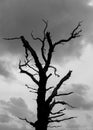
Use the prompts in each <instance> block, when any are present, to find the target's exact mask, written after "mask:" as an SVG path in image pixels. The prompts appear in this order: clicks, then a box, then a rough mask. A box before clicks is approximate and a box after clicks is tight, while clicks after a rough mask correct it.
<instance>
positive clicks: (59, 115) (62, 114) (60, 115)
mask: <svg viewBox="0 0 93 130" xmlns="http://www.w3.org/2000/svg"><path fill="white" fill-rule="evenodd" d="M64 115H65V114H64V113H61V114H58V115H55V116H50V117H49V119H53V118H58V117H62V116H64Z"/></svg>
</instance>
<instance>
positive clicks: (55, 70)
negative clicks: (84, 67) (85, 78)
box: [49, 65, 60, 77]
mask: <svg viewBox="0 0 93 130" xmlns="http://www.w3.org/2000/svg"><path fill="white" fill-rule="evenodd" d="M49 67H50V68H52V69H54V74H55V76H57V77H60V75H59V74H57V73H56V72H57V68H56V67H54V66H52V65H50V66H49Z"/></svg>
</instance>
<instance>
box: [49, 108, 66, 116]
mask: <svg viewBox="0 0 93 130" xmlns="http://www.w3.org/2000/svg"><path fill="white" fill-rule="evenodd" d="M65 110H66V108H64V109H61V110H59V111H57V112H50V114H52V115H56V114H60V113H62V112H63V111H65Z"/></svg>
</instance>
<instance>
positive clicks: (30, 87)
mask: <svg viewBox="0 0 93 130" xmlns="http://www.w3.org/2000/svg"><path fill="white" fill-rule="evenodd" d="M25 86H26V87H27V88H28V89H32V90H34V91H37V89H35V88H32V87H29V86H28V85H27V84H25Z"/></svg>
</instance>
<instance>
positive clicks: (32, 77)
mask: <svg viewBox="0 0 93 130" xmlns="http://www.w3.org/2000/svg"><path fill="white" fill-rule="evenodd" d="M19 69H20V73H24V74H26V75H28V76H29V77H30V78H31V79H32V80H33V81H34V82H35V83H36V84H37V85H38V83H39V82H38V81H37V80H36V79H35V78H34V75H33V74H31V73H29V72H28V71H26V70H23V69H22V65H21V61H20V62H19Z"/></svg>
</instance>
